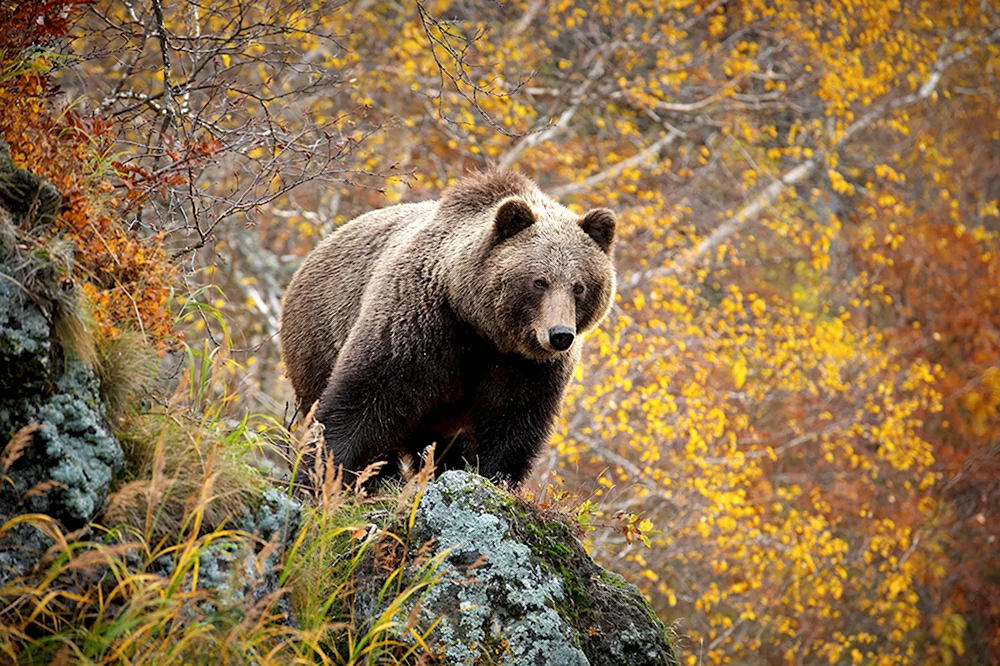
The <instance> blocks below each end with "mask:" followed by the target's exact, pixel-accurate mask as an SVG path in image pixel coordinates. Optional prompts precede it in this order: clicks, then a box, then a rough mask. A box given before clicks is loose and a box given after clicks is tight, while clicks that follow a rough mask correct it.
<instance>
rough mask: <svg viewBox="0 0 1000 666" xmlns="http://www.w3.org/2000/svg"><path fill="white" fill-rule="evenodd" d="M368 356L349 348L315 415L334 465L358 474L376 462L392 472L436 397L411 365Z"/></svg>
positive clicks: (344, 353)
mask: <svg viewBox="0 0 1000 666" xmlns="http://www.w3.org/2000/svg"><path fill="white" fill-rule="evenodd" d="M366 354H368V352H363V351H361V350H352V349H349V348H347V347H345V349H344V350H343V352H342V354H341V358H340V359H339V360H338V363H337V366H336V367H335V368H334V371H333V373H332V374H331V376H330V380H329V382H328V383H327V387H326V390H325V391H324V392H323V395H322V396H321V397H320V400H319V406H318V408H317V410H316V420H317V421H319V422H320V423H322V424H323V428H324V430H323V438H324V441H325V443H326V446H327V448H328V450H330V451H331V452H332V453H333V462H334V464H336V465H343V467H344V470H345V471H346V472H353V473H355V474H356V473H359V472H361V471H362V470H364V469H365V467H367V466H368V465H369V464H370V463H372V462H375V461H377V460H388V461H390V464H389V465H387V467H391V466H392V461H395V460H396V453H395V452H396V451H398V449H400V447H401V446H402V444H403V442H404V440H405V438H406V437H407V435H408V433H409V432H410V431H411V430H412V429H413V427H414V426H415V425H416V424H417V423H418V422H419V420H420V418H421V416H422V415H423V413H424V411H425V406H426V404H427V402H426V401H427V399H428V396H432V393H431V391H430V390H429V389H428V388H427V387H426V383H425V382H424V381H421V380H420V379H418V377H419V376H421V375H423V374H424V373H423V371H422V370H421V369H420V368H419V367H414V364H413V363H412V361H411V362H404V359H401V358H398V357H395V358H394V357H392V356H388V355H382V354H371V355H370V357H368V358H366ZM397 467H398V466H397ZM385 471H386V472H387V473H391V472H392V470H391V469H388V470H385ZM397 472H398V470H397Z"/></svg>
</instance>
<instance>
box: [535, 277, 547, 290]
mask: <svg viewBox="0 0 1000 666" xmlns="http://www.w3.org/2000/svg"><path fill="white" fill-rule="evenodd" d="M548 288H549V283H548V281H547V280H543V279H542V278H538V279H537V280H535V289H538V290H540V291H545V290H546V289H548Z"/></svg>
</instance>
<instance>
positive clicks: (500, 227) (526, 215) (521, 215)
mask: <svg viewBox="0 0 1000 666" xmlns="http://www.w3.org/2000/svg"><path fill="white" fill-rule="evenodd" d="M534 223H535V214H534V213H533V212H531V207H530V206H529V205H528V204H527V203H525V202H524V201H522V200H521V199H509V200H508V201H506V202H505V203H504V204H503V205H502V206H500V208H499V209H498V210H497V217H496V220H494V222H493V229H494V233H495V235H496V240H497V242H498V243H499V242H500V241H505V240H507V239H508V238H510V237H511V236H513V235H515V234H517V233H519V232H521V231H524V230H525V229H527V228H528V227H530V226H531V225H532V224H534Z"/></svg>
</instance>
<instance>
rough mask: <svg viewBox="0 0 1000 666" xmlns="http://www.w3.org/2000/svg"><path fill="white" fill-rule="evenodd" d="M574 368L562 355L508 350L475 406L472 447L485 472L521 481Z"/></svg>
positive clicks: (472, 459) (471, 455)
mask: <svg viewBox="0 0 1000 666" xmlns="http://www.w3.org/2000/svg"><path fill="white" fill-rule="evenodd" d="M569 372H570V369H569V368H568V367H567V365H566V364H565V363H563V362H560V361H558V360H557V361H553V362H548V363H545V362H542V363H539V362H536V361H531V360H528V359H521V358H518V357H513V356H507V357H505V358H504V359H503V361H501V362H499V363H497V364H496V365H495V366H494V367H492V368H490V371H489V372H488V373H487V374H486V377H485V378H484V380H483V382H482V385H481V386H480V387H479V391H478V394H477V396H476V402H475V406H474V409H473V420H474V427H473V436H472V437H471V438H470V442H469V448H471V449H472V451H468V452H467V453H466V458H467V459H468V461H469V463H470V464H472V465H473V466H474V467H476V468H478V470H479V473H480V474H482V475H483V476H485V477H487V478H490V479H494V480H498V481H507V482H509V483H510V484H511V485H517V484H519V483H521V482H522V481H523V480H524V479H525V478H526V477H527V476H528V474H530V472H531V465H532V464H533V463H534V461H535V458H536V457H537V456H538V453H539V452H540V451H541V450H542V448H543V447H544V446H545V444H546V442H547V441H548V438H549V434H550V432H551V431H552V424H553V423H554V422H555V418H556V415H557V414H558V412H559V405H560V402H561V401H562V394H563V390H564V389H565V387H566V382H567V381H568V379H569Z"/></svg>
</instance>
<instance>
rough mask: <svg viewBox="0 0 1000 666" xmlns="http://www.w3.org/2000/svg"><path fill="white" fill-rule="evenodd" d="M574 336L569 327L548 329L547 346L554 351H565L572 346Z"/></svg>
mask: <svg viewBox="0 0 1000 666" xmlns="http://www.w3.org/2000/svg"><path fill="white" fill-rule="evenodd" d="M575 337H576V334H575V333H574V332H573V329H571V328H570V327H569V326H553V327H552V328H550V329H549V344H550V345H552V348H553V349H555V350H556V351H566V350H567V349H569V348H570V347H571V346H572V344H573V338H575Z"/></svg>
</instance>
